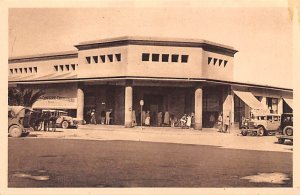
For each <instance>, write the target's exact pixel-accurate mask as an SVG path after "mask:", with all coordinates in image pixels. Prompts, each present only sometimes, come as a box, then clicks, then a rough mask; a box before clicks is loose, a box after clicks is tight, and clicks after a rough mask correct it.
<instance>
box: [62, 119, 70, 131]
mask: <svg viewBox="0 0 300 195" xmlns="http://www.w3.org/2000/svg"><path fill="white" fill-rule="evenodd" d="M61 127H62V128H63V129H67V128H68V127H69V123H68V121H63V122H62V123H61Z"/></svg>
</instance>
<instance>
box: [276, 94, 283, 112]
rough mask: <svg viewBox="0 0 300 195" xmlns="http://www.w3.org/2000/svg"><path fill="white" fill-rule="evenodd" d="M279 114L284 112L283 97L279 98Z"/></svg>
mask: <svg viewBox="0 0 300 195" xmlns="http://www.w3.org/2000/svg"><path fill="white" fill-rule="evenodd" d="M277 109H278V110H277V111H278V112H277V113H278V114H282V113H283V99H282V98H281V97H279V98H278V108H277Z"/></svg>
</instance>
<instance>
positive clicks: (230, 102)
mask: <svg viewBox="0 0 300 195" xmlns="http://www.w3.org/2000/svg"><path fill="white" fill-rule="evenodd" d="M233 98H234V96H233V92H232V90H231V87H230V86H229V87H225V90H223V120H225V118H226V117H227V116H229V120H230V125H233V124H234V99H233Z"/></svg>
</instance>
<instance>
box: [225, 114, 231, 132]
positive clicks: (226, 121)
mask: <svg viewBox="0 0 300 195" xmlns="http://www.w3.org/2000/svg"><path fill="white" fill-rule="evenodd" d="M229 124H230V121H229V116H227V117H226V118H225V119H224V133H227V131H228V129H229Z"/></svg>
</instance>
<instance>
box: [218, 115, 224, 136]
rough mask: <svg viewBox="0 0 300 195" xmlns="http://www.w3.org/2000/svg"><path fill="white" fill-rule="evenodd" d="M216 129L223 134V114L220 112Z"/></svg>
mask: <svg viewBox="0 0 300 195" xmlns="http://www.w3.org/2000/svg"><path fill="white" fill-rule="evenodd" d="M218 128H219V132H223V113H222V112H221V113H220V115H219V117H218Z"/></svg>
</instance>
